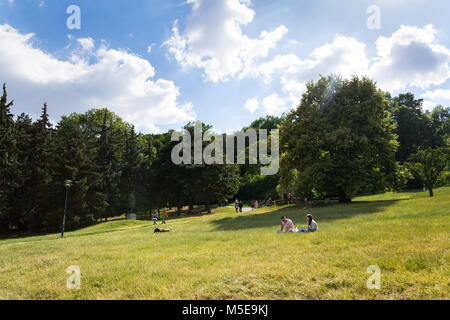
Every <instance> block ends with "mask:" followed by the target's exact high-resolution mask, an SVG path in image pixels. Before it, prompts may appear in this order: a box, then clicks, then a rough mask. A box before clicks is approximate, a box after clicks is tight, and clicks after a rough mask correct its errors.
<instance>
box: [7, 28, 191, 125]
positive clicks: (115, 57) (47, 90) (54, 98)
mask: <svg viewBox="0 0 450 320" xmlns="http://www.w3.org/2000/svg"><path fill="white" fill-rule="evenodd" d="M33 37H34V35H33V34H21V33H20V32H19V31H17V30H16V29H14V28H12V27H10V26H9V25H0V81H1V82H3V81H5V82H7V85H8V91H9V94H10V96H11V97H12V98H14V99H15V109H16V110H17V109H20V111H25V112H29V113H31V114H36V113H38V112H39V110H40V105H41V104H42V103H43V102H44V101H47V102H48V103H49V108H50V112H51V114H52V116H53V117H54V116H59V115H61V114H68V113H71V112H83V111H85V110H87V109H89V108H93V107H108V108H110V109H111V110H113V111H114V112H116V113H117V114H119V115H120V116H122V117H123V118H124V119H125V120H127V121H131V122H132V123H134V124H135V125H136V126H137V127H138V128H140V129H144V130H150V131H157V130H158V127H159V126H161V125H167V124H176V123H182V122H186V121H190V120H193V119H194V117H195V115H194V113H193V110H192V109H193V108H192V104H191V103H184V104H182V103H180V102H179V100H178V98H179V95H180V93H179V89H178V88H177V87H176V86H175V84H174V83H173V82H172V81H169V80H165V79H156V80H154V79H152V78H153V77H154V76H155V69H154V68H153V66H152V65H151V64H150V63H149V62H148V61H147V60H145V59H143V58H141V57H139V56H137V55H134V54H132V53H129V52H127V51H124V50H115V49H111V48H108V47H107V46H106V45H105V44H102V45H101V46H100V47H98V48H95V42H94V41H93V40H92V39H88V38H87V39H78V40H77V41H78V43H79V45H80V50H74V51H73V53H72V56H71V59H70V61H64V60H59V59H57V58H55V57H54V56H52V55H51V54H48V53H46V52H44V51H42V50H40V49H38V48H36V47H35V46H34V45H33ZM83 49H89V51H86V50H83Z"/></svg>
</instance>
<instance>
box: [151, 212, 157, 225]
mask: <svg viewBox="0 0 450 320" xmlns="http://www.w3.org/2000/svg"><path fill="white" fill-rule="evenodd" d="M152 217H153V225H154V226H156V225H157V224H158V212H157V211H156V210H155V211H154V212H153V215H152Z"/></svg>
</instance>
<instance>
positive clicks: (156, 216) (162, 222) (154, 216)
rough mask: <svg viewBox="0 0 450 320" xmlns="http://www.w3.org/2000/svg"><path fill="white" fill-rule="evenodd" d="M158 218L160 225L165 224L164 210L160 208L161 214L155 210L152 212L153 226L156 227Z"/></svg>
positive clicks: (165, 215) (166, 215) (165, 211)
mask: <svg viewBox="0 0 450 320" xmlns="http://www.w3.org/2000/svg"><path fill="white" fill-rule="evenodd" d="M159 217H161V224H166V219H167V217H168V214H167V210H166V208H162V209H161V214H159V213H158V211H157V210H155V211H154V212H153V214H152V219H153V225H154V226H156V225H158V219H159Z"/></svg>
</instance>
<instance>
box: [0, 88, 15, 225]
mask: <svg viewBox="0 0 450 320" xmlns="http://www.w3.org/2000/svg"><path fill="white" fill-rule="evenodd" d="M13 103H14V102H13V101H11V102H8V94H7V92H6V85H5V84H4V85H3V94H2V96H1V97H0V231H9V230H10V228H11V226H12V221H11V219H12V217H11V211H10V210H9V208H10V203H9V202H10V201H14V199H11V194H12V191H13V189H14V187H15V186H16V170H17V165H18V162H17V155H18V154H17V146H16V138H15V133H16V129H15V123H14V119H13V115H12V113H11V107H12V105H13Z"/></svg>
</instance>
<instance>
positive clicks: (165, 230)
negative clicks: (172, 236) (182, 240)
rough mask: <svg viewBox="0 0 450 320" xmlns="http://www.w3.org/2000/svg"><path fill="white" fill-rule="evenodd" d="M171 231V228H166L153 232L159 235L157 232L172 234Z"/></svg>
mask: <svg viewBox="0 0 450 320" xmlns="http://www.w3.org/2000/svg"><path fill="white" fill-rule="evenodd" d="M172 231H173V229H172V228H168V229H159V228H156V229H155V231H154V233H159V232H172Z"/></svg>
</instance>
